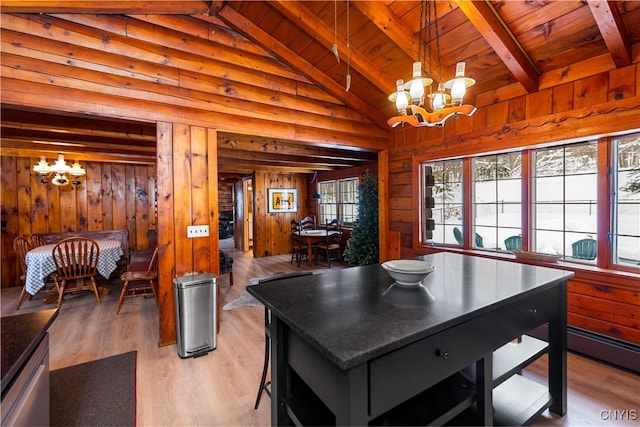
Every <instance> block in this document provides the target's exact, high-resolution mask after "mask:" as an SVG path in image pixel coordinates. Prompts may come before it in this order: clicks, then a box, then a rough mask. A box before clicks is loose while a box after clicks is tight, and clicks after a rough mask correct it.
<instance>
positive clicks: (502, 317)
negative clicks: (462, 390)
mask: <svg viewBox="0 0 640 427" xmlns="http://www.w3.org/2000/svg"><path fill="white" fill-rule="evenodd" d="M558 304H559V298H558V293H557V290H548V291H543V292H539V293H535V294H533V295H529V296H527V297H525V298H522V299H520V300H518V301H514V302H513V303H511V304H509V305H507V306H505V307H502V308H499V309H495V310H492V311H490V312H488V313H486V314H484V315H482V316H478V317H475V318H472V319H469V320H467V321H466V322H463V323H461V324H458V325H453V326H451V327H450V328H448V329H445V330H444V331H441V332H438V333H436V334H434V335H431V336H428V337H425V338H423V339H421V340H419V341H416V342H414V343H412V344H409V345H407V346H405V347H403V348H401V349H399V350H396V351H394V352H391V353H388V354H386V355H383V356H380V357H378V358H376V359H374V360H372V361H371V362H369V378H370V387H369V390H370V416H371V417H376V416H379V415H381V414H383V413H384V412H386V411H388V410H389V409H392V408H393V407H395V406H397V405H399V404H401V403H403V402H404V401H406V400H408V399H409V398H411V397H413V396H415V395H417V394H418V393H420V392H422V391H424V390H425V389H426V388H428V385H430V384H431V385H432V384H436V383H438V382H440V381H442V380H444V379H445V378H447V377H449V376H451V375H452V374H454V373H456V372H459V371H461V370H463V369H464V368H466V367H467V366H469V365H471V364H473V363H474V362H476V361H477V360H480V359H482V358H483V357H484V356H485V355H486V354H489V353H491V352H493V351H494V350H496V349H497V348H498V347H500V346H502V345H503V344H505V343H507V342H509V341H511V340H513V339H514V338H517V337H518V336H519V335H521V334H523V333H525V332H528V331H530V330H531V329H533V328H535V327H536V326H538V325H540V324H542V323H544V322H546V321H547V320H549V319H550V317H551V316H552V314H553V313H554V312H557V310H558ZM489 310H491V309H490V308H489Z"/></svg>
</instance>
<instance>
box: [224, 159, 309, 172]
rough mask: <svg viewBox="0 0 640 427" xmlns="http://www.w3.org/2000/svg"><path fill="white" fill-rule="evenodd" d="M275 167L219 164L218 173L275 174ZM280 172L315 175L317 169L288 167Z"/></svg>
mask: <svg viewBox="0 0 640 427" xmlns="http://www.w3.org/2000/svg"><path fill="white" fill-rule="evenodd" d="M274 170H275V169H274V167H273V166H266V165H252V164H245V165H242V164H238V163H235V162H233V163H219V164H218V173H235V174H237V173H244V174H251V173H253V172H257V171H264V172H274ZM278 172H282V173H308V174H311V173H314V172H315V169H312V168H301V167H287V168H279V169H278Z"/></svg>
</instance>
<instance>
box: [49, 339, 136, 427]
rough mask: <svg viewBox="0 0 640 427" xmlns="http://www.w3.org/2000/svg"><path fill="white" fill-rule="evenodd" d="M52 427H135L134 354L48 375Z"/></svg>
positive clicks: (109, 358) (58, 370) (121, 355)
mask: <svg viewBox="0 0 640 427" xmlns="http://www.w3.org/2000/svg"><path fill="white" fill-rule="evenodd" d="M50 402H51V403H50V418H51V425H52V426H134V425H135V424H136V352H135V351H131V352H129V353H123V354H119V355H117V356H111V357H107V358H104V359H99V360H94V361H92V362H86V363H82V364H80V365H74V366H69V367H68V368H62V369H56V370H55V371H51V377H50Z"/></svg>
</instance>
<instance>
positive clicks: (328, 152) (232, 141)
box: [218, 132, 377, 162]
mask: <svg viewBox="0 0 640 427" xmlns="http://www.w3.org/2000/svg"><path fill="white" fill-rule="evenodd" d="M340 148H341V149H333V148H326V147H320V146H315V145H310V144H301V143H296V142H285V141H283V140H276V139H272V138H260V137H255V136H249V135H239V134H229V133H226V132H218V149H219V150H224V149H234V150H236V151H249V152H255V153H259V154H276V155H281V156H282V155H285V154H287V155H293V156H304V157H314V158H318V159H331V158H339V159H341V160H344V161H349V162H372V161H376V159H377V153H376V152H374V151H353V150H351V147H346V146H340Z"/></svg>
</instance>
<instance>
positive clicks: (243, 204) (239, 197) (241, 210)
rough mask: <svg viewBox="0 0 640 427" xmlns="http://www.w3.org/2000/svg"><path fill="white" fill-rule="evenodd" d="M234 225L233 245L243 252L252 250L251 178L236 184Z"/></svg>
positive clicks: (252, 204)
mask: <svg viewBox="0 0 640 427" xmlns="http://www.w3.org/2000/svg"><path fill="white" fill-rule="evenodd" d="M235 196H236V197H235V202H236V206H235V212H236V218H235V224H236V225H237V227H236V231H237V232H236V233H234V243H235V246H236V248H238V249H239V250H241V251H243V252H249V251H251V250H253V232H254V230H253V207H254V203H253V178H251V177H247V178H243V179H241V180H238V181H237V182H236V187H235Z"/></svg>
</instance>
